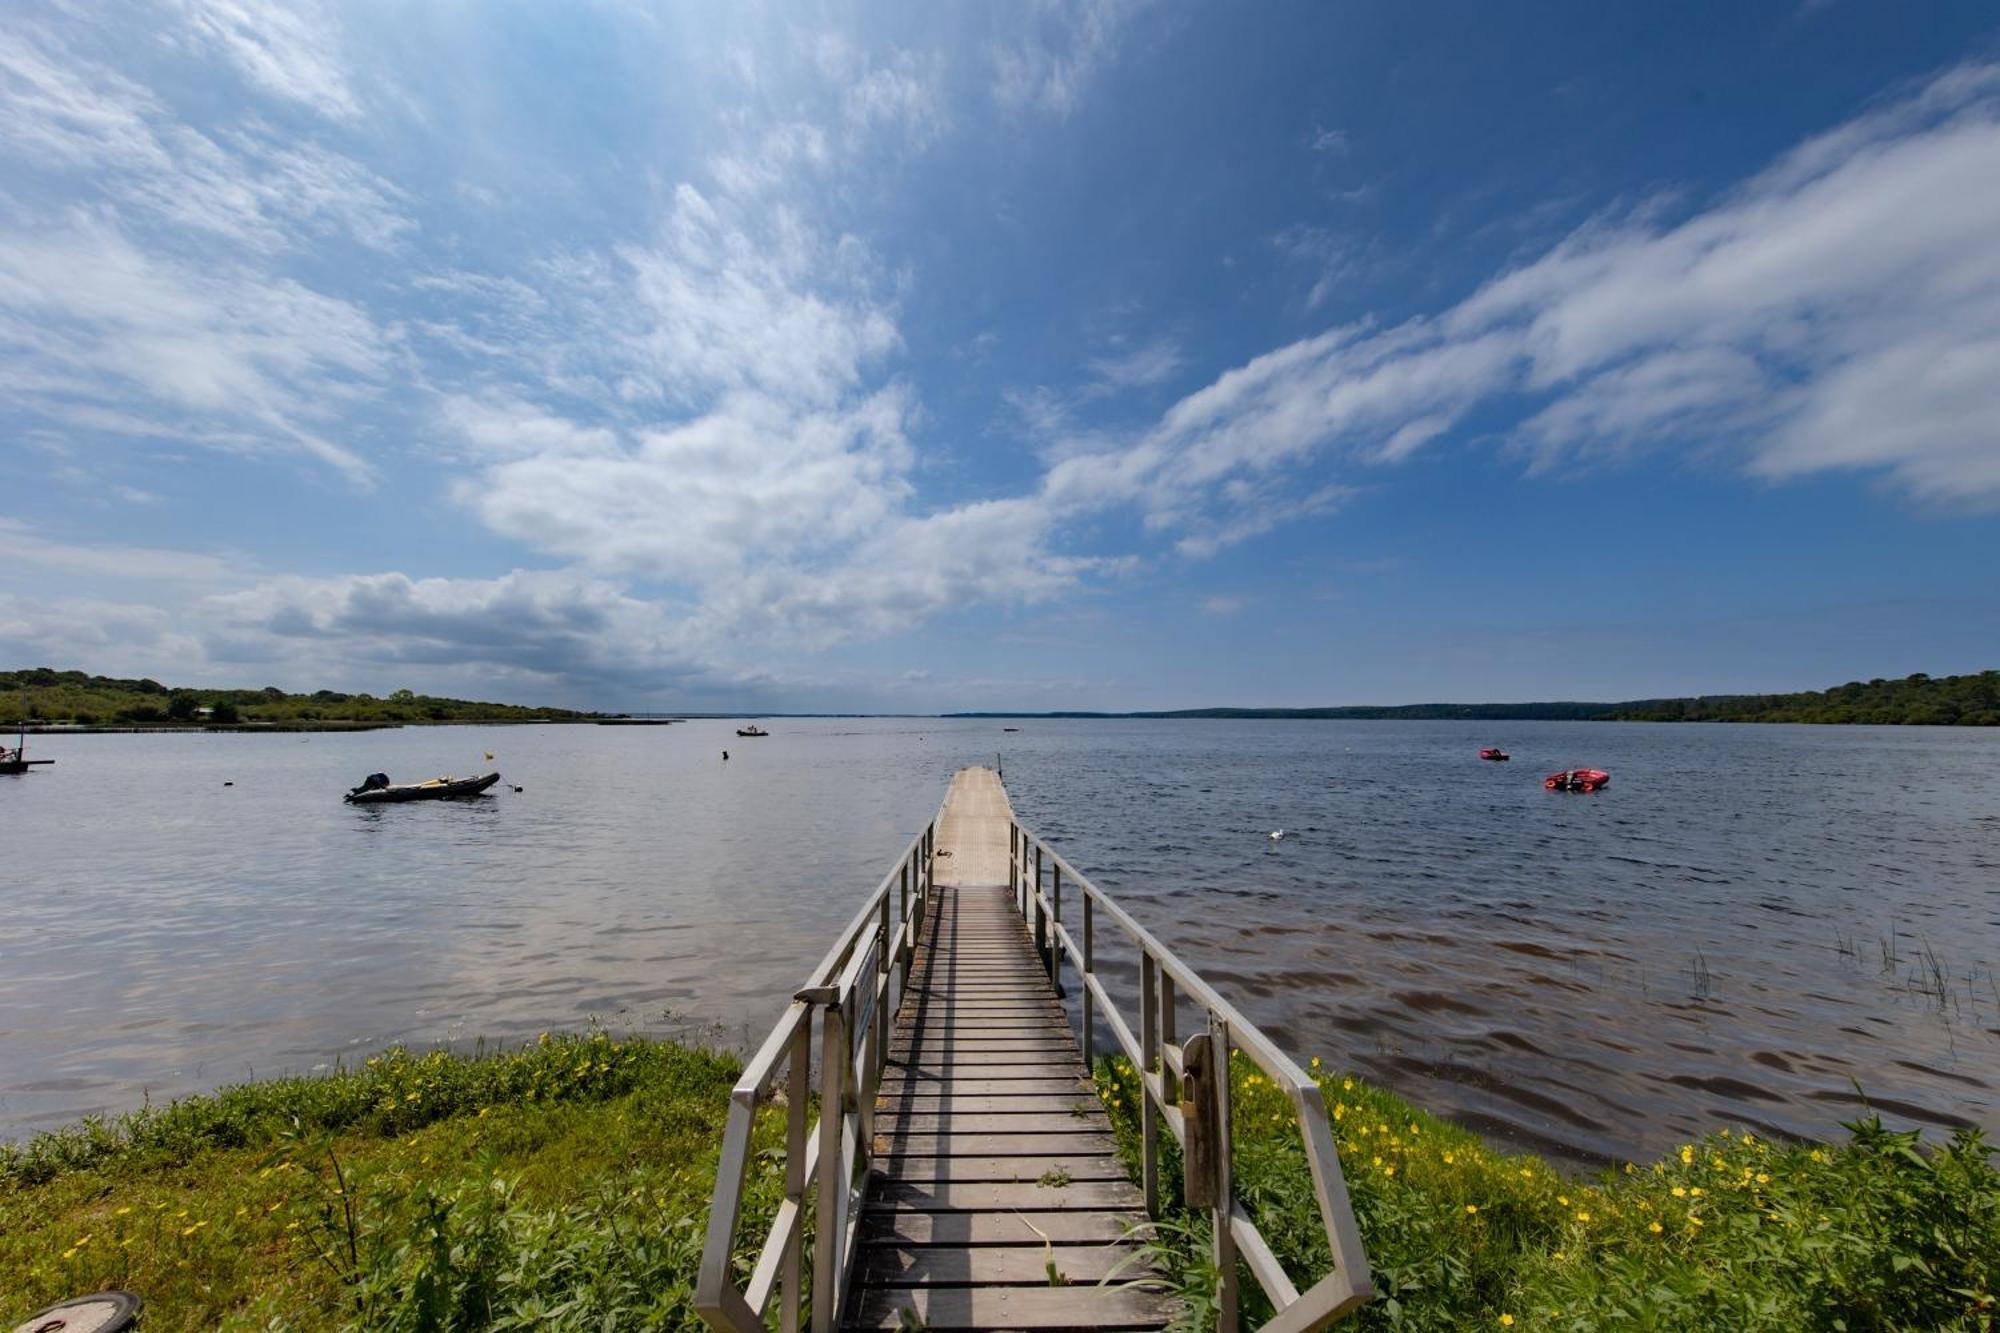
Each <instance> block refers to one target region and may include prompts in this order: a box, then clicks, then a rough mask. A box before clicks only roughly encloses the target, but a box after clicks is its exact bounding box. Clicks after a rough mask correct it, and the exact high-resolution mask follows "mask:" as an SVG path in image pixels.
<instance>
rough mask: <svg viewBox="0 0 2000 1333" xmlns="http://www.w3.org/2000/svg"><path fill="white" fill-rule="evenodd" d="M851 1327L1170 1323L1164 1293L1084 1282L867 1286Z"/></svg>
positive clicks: (1155, 1325) (1132, 1326)
mask: <svg viewBox="0 0 2000 1333" xmlns="http://www.w3.org/2000/svg"><path fill="white" fill-rule="evenodd" d="M856 1305H857V1308H856V1310H855V1311H854V1314H853V1317H852V1319H851V1320H850V1321H849V1326H850V1327H853V1328H909V1327H915V1328H927V1329H935V1330H939V1331H940V1333H943V1331H944V1330H952V1329H995V1328H1021V1329H1026V1328H1103V1329H1151V1328H1163V1327H1165V1326H1166V1323H1167V1317H1168V1314H1169V1312H1170V1306H1169V1303H1168V1301H1167V1299H1166V1298H1165V1297H1164V1296H1161V1295H1159V1294H1158V1293H1156V1292H1150V1291H1144V1290H1141V1289H1139V1288H1137V1287H1134V1286H1130V1285H1119V1286H1108V1287H1099V1286H1081V1287H1049V1286H1043V1287H869V1288H864V1289H863V1290H862V1291H861V1293H860V1299H859V1300H858V1301H857V1302H856Z"/></svg>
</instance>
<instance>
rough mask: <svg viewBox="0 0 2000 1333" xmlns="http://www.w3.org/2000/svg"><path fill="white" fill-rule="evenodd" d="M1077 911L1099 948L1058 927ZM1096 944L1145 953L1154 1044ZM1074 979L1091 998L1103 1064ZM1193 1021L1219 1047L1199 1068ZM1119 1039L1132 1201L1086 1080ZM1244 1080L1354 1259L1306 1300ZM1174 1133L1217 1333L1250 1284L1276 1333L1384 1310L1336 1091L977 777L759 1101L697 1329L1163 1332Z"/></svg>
mask: <svg viewBox="0 0 2000 1333" xmlns="http://www.w3.org/2000/svg"><path fill="white" fill-rule="evenodd" d="M1066 886H1067V887H1068V889H1069V894H1070V902H1071V904H1072V911H1073V912H1079V911H1080V913H1081V922H1080V928H1078V924H1079V923H1074V922H1066V921H1065V920H1064V919H1063V915H1062V913H1063V893H1064V889H1065V887H1066ZM1100 918H1102V919H1103V920H1104V922H1105V923H1106V924H1109V925H1110V926H1112V927H1113V928H1114V929H1115V930H1116V931H1117V932H1118V935H1119V936H1120V937H1121V939H1120V941H1119V942H1120V943H1121V944H1122V945H1123V946H1124V947H1125V948H1126V949H1127V950H1128V951H1131V950H1136V952H1137V954H1138V969H1139V973H1140V977H1139V981H1140V992H1141V995H1140V1007H1141V1011H1142V1012H1141V1014H1140V1021H1139V1029H1138V1032H1137V1033H1136V1034H1135V1033H1134V1031H1133V1029H1132V1027H1131V1025H1130V1024H1128V1023H1127V1022H1126V1021H1125V1018H1124V1017H1123V1016H1122V1015H1121V1013H1120V1012H1119V1010H1118V1007H1117V1006H1116V1005H1115V1004H1114V1003H1113V1001H1112V997H1111V994H1110V992H1108V991H1107V990H1106V989H1105V988H1104V986H1103V985H1102V984H1101V982H1100V981H1099V979H1098V977H1097V976H1096V969H1095V962H1096V945H1097V938H1096V935H1097V927H1098V924H1099V919H1100ZM1065 961H1067V963H1068V964H1069V966H1071V967H1072V968H1073V969H1074V970H1075V971H1076V973H1077V976H1078V980H1079V981H1080V984H1081V987H1082V994H1081V995H1080V996H1079V997H1078V1000H1079V1016H1080V1023H1079V1027H1080V1029H1081V1038H1082V1040H1081V1044H1079V1041H1078V1033H1077V1032H1076V1031H1074V1030H1072V1027H1071V1023H1070V1019H1069V1016H1068V1014H1067V1013H1066V1011H1065V1010H1064V1008H1063V1004H1062V999H1061V995H1062V991H1061V977H1062V972H1063V967H1064V964H1065ZM1190 1013H1192V1014H1193V1015H1194V1016H1195V1018H1196V1022H1195V1023H1194V1024H1193V1025H1191V1026H1192V1027H1194V1028H1196V1029H1198V1030H1196V1031H1194V1032H1193V1035H1191V1036H1190V1037H1189V1038H1188V1039H1187V1041H1186V1042H1185V1044H1182V1043H1179V1042H1178V1041H1177V1040H1176V1035H1175V1034H1176V1031H1177V1028H1178V1026H1179V1022H1180V1020H1181V1019H1182V1018H1183V1016H1185V1015H1188V1014H1190ZM1100 1019H1101V1021H1102V1023H1103V1024H1104V1026H1105V1028H1106V1029H1108V1033H1109V1035H1110V1037H1111V1038H1112V1041H1113V1044H1114V1046H1115V1048H1116V1050H1117V1052H1118V1053H1121V1054H1123V1055H1125V1056H1126V1057H1127V1058H1128V1059H1130V1060H1131V1061H1132V1063H1133V1064H1134V1066H1135V1067H1137V1068H1139V1069H1141V1070H1142V1071H1144V1072H1143V1074H1142V1078H1141V1082H1142V1084H1143V1086H1144V1089H1145V1096H1144V1098H1143V1102H1142V1107H1141V1120H1142V1132H1141V1144H1140V1157H1141V1163H1140V1173H1139V1174H1140V1179H1139V1181H1138V1182H1137V1183H1135V1182H1134V1181H1133V1180H1132V1179H1131V1178H1130V1177H1129V1176H1128V1174H1127V1172H1126V1169H1125V1167H1124V1166H1123V1164H1122V1163H1121V1162H1120V1161H1119V1158H1118V1156H1117V1145H1116V1140H1115V1138H1114V1136H1113V1135H1112V1132H1111V1128H1110V1123H1109V1121H1108V1119H1107V1117H1106V1115H1105V1112H1104V1108H1103V1106H1102V1104H1101V1103H1100V1102H1099V1101H1098V1099H1097V1094H1096V1090H1095V1087H1094V1085H1093V1083H1092V1081H1091V1078H1090V1074H1089V1070H1090V1062H1091V1060H1092V1058H1093V1057H1094V1056H1095V1055H1096V1054H1097V1051H1096V1049H1095V1048H1096V1038H1097V1034H1098V1030H1099V1029H1098V1023H1099V1020H1100ZM815 1049H817V1060H815V1058H814V1055H815ZM1232 1058H1234V1059H1236V1060H1247V1061H1248V1062H1249V1063H1250V1064H1252V1065H1254V1066H1255V1067H1256V1068H1257V1069H1258V1070H1260V1071H1261V1072H1262V1073H1263V1074H1264V1075H1265V1076H1266V1077H1268V1078H1269V1079H1270V1080H1271V1081H1272V1083H1273V1084H1274V1085H1275V1086H1277V1087H1279V1088H1281V1089H1283V1090H1285V1091H1287V1092H1288V1093H1289V1094H1290V1097H1291V1101H1292V1103H1293V1107H1294V1110H1295V1111H1296V1113H1297V1118H1298V1124H1299V1129H1300V1131H1301V1134H1302V1135H1303V1138H1304V1141H1305V1145H1306V1148H1307V1153H1308V1160H1309V1162H1310V1164H1311V1169H1312V1176H1313V1184H1314V1187H1315V1192H1316V1195H1317V1198H1318V1201H1319V1204H1320V1212H1321V1220H1322V1222H1323V1223H1324V1225H1325V1229H1326V1235H1327V1242H1328V1249H1329V1252H1330V1253H1331V1254H1332V1255H1333V1257H1334V1264H1333V1267H1332V1269H1331V1271H1330V1272H1328V1273H1326V1274H1324V1275H1321V1276H1320V1277H1319V1278H1318V1280H1317V1281H1316V1282H1314V1283H1313V1284H1311V1285H1310V1286H1309V1287H1308V1289H1307V1290H1306V1291H1304V1292H1303V1293H1301V1292H1300V1291H1299V1289H1298V1288H1297V1287H1296V1286H1295V1285H1294V1283H1293V1281H1292V1279H1291V1277H1290V1276H1289V1275H1288V1274H1287V1273H1286V1272H1285V1270H1284V1268H1283V1267H1282V1265H1280V1264H1279V1262H1278V1261H1277V1259H1276V1258H1275V1256H1273V1255H1272V1253H1271V1251H1270V1248H1269V1247H1268V1246H1267V1245H1266V1244H1265V1242H1264V1240H1263V1237H1262V1235H1261V1234H1260V1233H1259V1232H1258V1230H1257V1227H1256V1225H1255V1220H1254V1219H1253V1218H1252V1217H1251V1216H1250V1215H1249V1214H1248V1213H1247V1212H1246V1211H1245V1210H1244V1208H1243V1206H1242V1204H1241V1203H1240V1201H1238V1200H1236V1199H1235V1197H1234V1194H1233V1191H1232V1189H1231V1186H1230V1180H1229V1083H1230V1080H1229V1078H1227V1077H1223V1076H1220V1074H1219V1071H1223V1070H1226V1069H1228V1068H1229V1066H1230V1063H1231V1061H1232ZM781 1083H782V1089H781V1087H780V1085H781ZM815 1100H816V1102H817V1105H816V1106H815V1105H814V1102H815ZM829 1111H830V1112H831V1113H829ZM815 1113H817V1114H816V1119H812V1120H811V1123H809V1117H813V1116H814V1115H815ZM779 1119H782V1121H783V1125H784V1143H785V1149H786V1151H785V1158H784V1199H783V1202H782V1203H780V1204H779V1205H778V1208H777V1211H776V1215H775V1216H774V1217H773V1218H772V1220H771V1222H770V1225H769V1229H768V1232H767V1234H766V1236H765V1237H764V1240H763V1242H762V1243H761V1245H760V1246H758V1247H757V1249H756V1250H755V1251H754V1258H753V1259H751V1260H750V1262H749V1263H748V1271H747V1274H746V1273H745V1272H744V1271H743V1270H742V1268H741V1267H739V1261H740V1259H741V1258H742V1256H743V1254H744V1247H743V1246H742V1244H741V1242H740V1240H739V1237H738V1235H737V1231H738V1227H739V1225H740V1223H741V1221H742V1216H741V1215H742V1212H743V1207H744V1205H743V1195H744V1182H745V1178H746V1177H745V1173H746V1170H747V1168H748V1166H749V1162H750V1159H751V1157H752V1155H753V1152H752V1145H753V1140H754V1139H755V1138H756V1137H757V1136H758V1126H759V1124H760V1122H761V1123H763V1124H764V1125H765V1126H766V1128H765V1129H764V1134H765V1135H766V1136H769V1134H770V1133H771V1129H770V1125H771V1122H773V1121H775V1120H779ZM1162 1126H1165V1127H1166V1128H1167V1130H1168V1131H1169V1132H1171V1133H1172V1134H1173V1135H1174V1136H1175V1138H1176V1139H1177V1140H1178V1141H1179V1143H1180V1144H1181V1146H1182V1152H1183V1156H1184V1160H1185V1162H1186V1163H1187V1165H1186V1167H1185V1168H1184V1177H1183V1182H1182V1194H1183V1198H1184V1200H1185V1201H1186V1202H1187V1204H1188V1205H1189V1206H1193V1207H1206V1208H1208V1209H1209V1210H1210V1212H1211V1217H1212V1218H1213V1219H1215V1220H1217V1221H1218V1222H1219V1225H1216V1226H1214V1227H1213V1231H1214V1234H1215V1238H1216V1239H1215V1252H1214V1254H1213V1255H1212V1258H1213V1259H1214V1260H1215V1261H1216V1270H1217V1271H1218V1273H1220V1274H1222V1275H1223V1277H1222V1280H1221V1281H1220V1282H1219V1284H1218V1287H1219V1289H1218V1291H1217V1293H1216V1296H1217V1302H1218V1305H1219V1307H1220V1310H1221V1318H1220V1320H1219V1323H1220V1326H1221V1327H1223V1328H1229V1329H1233V1328H1234V1327H1236V1324H1237V1315H1238V1310H1237V1305H1238V1301H1237V1294H1238V1293H1237V1282H1238V1270H1239V1265H1240V1266H1241V1268H1242V1269H1243V1270H1246V1271H1247V1272H1248V1273H1249V1275H1250V1276H1251V1278H1252V1279H1253V1280H1255V1281H1256V1282H1257V1283H1258V1285H1259V1286H1260V1287H1261V1288H1262V1289H1263V1291H1264V1292H1265V1294H1266V1295H1267V1296H1268V1298H1269V1300H1270V1304H1271V1305H1272V1307H1273V1309H1274V1310H1275V1314H1274V1316H1273V1317H1272V1319H1271V1320H1270V1321H1268V1322H1267V1324H1266V1325H1265V1326H1266V1327H1267V1328H1272V1329H1287V1330H1293V1329H1316V1328H1321V1327H1324V1326H1325V1325H1327V1324H1329V1323H1332V1322H1333V1321H1334V1320H1336V1319H1338V1318H1340V1317H1341V1316H1342V1315H1344V1314H1346V1313H1348V1312H1349V1311H1351V1310H1352V1309H1354V1308H1355V1307H1357V1306H1358V1305H1360V1304H1361V1303H1362V1302H1363V1301H1365V1300H1366V1299H1367V1298H1368V1295H1369V1284H1368V1268H1367V1259H1366V1256H1365V1253H1364V1252H1363V1250H1362V1246H1361V1241H1360V1237H1359V1234H1358V1232H1357V1231H1356V1229H1355V1226H1354V1219H1353V1215H1352V1212H1351V1209H1350V1208H1349V1206H1348V1201H1347V1191H1346V1186H1345V1183H1344V1182H1343V1181H1342V1179H1341V1175H1340V1164H1339V1159H1338V1157H1337V1156H1336V1155H1335V1152H1334V1146H1333V1135H1332V1130H1331V1127H1330V1125H1329V1123H1328V1121H1327V1117H1326V1107H1325V1103H1324V1101H1323V1099H1322V1098H1321V1096H1320V1092H1319V1088H1318V1086H1317V1085H1316V1084H1315V1083H1314V1082H1313V1081H1312V1080H1311V1078H1310V1077H1309V1076H1307V1075H1306V1074H1305V1073H1304V1071H1302V1070H1300V1069H1299V1068H1298V1066H1297V1065H1296V1064H1294V1063H1293V1062H1292V1061H1291V1060H1290V1059H1289V1058H1288V1057H1286V1056H1285V1055H1284V1054H1283V1052H1281V1051H1279V1050H1278V1049H1277V1047H1275V1046H1274V1045H1272V1043H1271V1042H1270V1041H1269V1040H1268V1039H1267V1038H1265V1037H1264V1036H1263V1034H1262V1033H1260V1032H1258V1031H1257V1030H1256V1028H1255V1027H1254V1026H1252V1025H1251V1024H1250V1023H1249V1022H1248V1021H1247V1020H1246V1019H1244V1018H1243V1017H1242V1015H1241V1014H1239V1013H1238V1012H1237V1011H1236V1010H1235V1009H1234V1008H1233V1007H1231V1006H1230V1005H1229V1004H1228V1002H1227V1001H1225V1000H1223V999H1222V997H1221V996H1219V995H1217V994H1216V993H1215V992H1214V991H1213V990H1211V989H1210V988H1209V987H1208V986H1207V984H1206V983H1204V982H1203V981H1201V979H1200V978H1199V977H1197V976H1195V975H1194V973H1193V972H1191V971H1190V970H1189V969H1188V968H1187V967H1186V966H1185V965H1184V964H1182V963H1181V962H1180V961H1179V960H1178V959H1175V958H1174V957H1173V956H1172V955H1171V954H1170V953H1168V952H1167V950H1166V949H1165V948H1164V947H1163V946H1161V945H1160V944H1159V942H1158V941H1157V940H1155V939H1154V938H1153V937H1152V936H1151V935H1150V934H1149V933H1148V932H1146V931H1145V930H1144V928H1143V927H1141V926H1140V925H1139V924H1138V923H1137V922H1136V921H1134V920H1133V919H1132V918H1131V917H1130V916H1129V915H1127V914H1126V913H1125V912H1124V910H1123V909H1121V908H1119V907H1118V906H1117V905H1116V904H1115V903H1112V902H1111V901H1110V900H1109V899H1108V898H1107V897H1105V895H1104V894H1103V893H1102V892H1101V891H1100V890H1098V889H1097V888H1096V886H1095V885H1092V884H1091V883H1090V882H1089V881H1088V880H1086V879H1084V877H1083V876H1081V875H1080V874H1078V873H1077V872H1076V871H1075V870H1074V868H1072V867H1071V866H1070V865H1069V864H1068V863H1067V862H1066V861H1064V860H1063V859H1062V857H1061V856H1060V855H1058V854H1057V853H1056V852H1055V851H1054V849H1052V848H1050V847H1049V846H1048V845H1047V844H1045V843H1043V842H1042V841H1041V840H1040V839H1039V838H1036V837H1035V836H1034V835H1033V834H1032V833H1030V832H1029V831H1028V830H1027V829H1025V828H1024V827H1023V826H1022V825H1021V824H1020V822H1019V821H1018V820H1017V819H1016V818H1015V817H1014V813H1013V811H1012V809H1011V807H1010V806H1009V803H1008V800H1007V795H1006V791H1005V789H1004V788H1003V787H1002V786H1001V783H1000V779H999V777H998V775H997V774H996V773H994V772H993V771H992V770H990V769H984V768H968V769H963V770H961V771H960V772H959V773H958V774H957V776H956V777H955V778H954V779H953V781H952V784H951V788H950V790H949V792H948V793H947V795H946V798H945V801H944V804H943V806H942V807H941V808H940V809H939V812H938V815H937V816H936V817H935V818H934V819H933V820H932V821H931V823H930V824H929V825H927V826H926V827H925V829H924V830H923V831H922V832H921V833H919V834H918V835H917V836H916V837H915V838H914V839H912V841H911V843H910V845H909V846H908V847H907V848H906V849H905V851H904V853H903V856H902V857H901V858H900V859H899V861H898V862H897V864H896V866H895V868H894V869H892V870H891V871H890V872H889V875H888V876H887V877H886V878H885V879H884V880H883V881H882V883H881V885H880V886H879V887H878V888H877V889H876V891H875V893H874V894H872V895H871V896H870V897H869V899H868V901H867V903H866V904H865V905H864V906H863V908H862V910H861V912H860V913H859V914H858V915H857V916H856V917H855V919H854V921H853V923H852V924H851V925H850V926H849V927H848V929H847V930H846V931H845V932H843V934H842V936H841V937H840V939H839V940H838V941H837V942H836V943H835V945H834V947H833V949H832V950H831V951H830V952H829V953H828V955H827V956H826V958H825V959H824V960H823V961H822V962H821V964H820V965H819V967H818V968H816V969H815V970H814V972H813V973H812V974H811V977H810V978H809V982H808V984H807V985H806V986H805V987H804V988H803V989H801V990H800V991H799V992H798V994H797V996H796V997H795V998H794V1000H793V1003H792V1005H791V1006H790V1008H789V1009H788V1010H787V1012H786V1014H785V1017H784V1018H783V1019H781V1020H780V1022H779V1024H778V1026H777V1028H776V1029H775V1030H774V1031H773V1032H772V1033H771V1035H770V1037H769V1038H767V1039H766V1041H765V1042H764V1044H763V1046H762V1047H761V1048H760V1049H759V1050H758V1052H757V1053H756V1055H755V1056H754V1057H753V1058H752V1059H751V1061H750V1063H749V1065H748V1066H747V1068H746V1069H745V1071H744V1074H743V1077H742V1079H741V1080H739V1082H738V1084H737V1087H736V1090H735V1093H734V1095H733V1101H732V1105H731V1108H730V1118H729V1122H728V1127H727V1129H726V1131H725V1136H724V1141H723V1149H722V1156H721V1161H720V1165H719V1167H718V1170H717V1173H716V1190H715V1199H714V1203H713V1205H712V1207H711V1211H710V1216H709V1231H708V1237H707V1245H706V1248H705V1250H704V1254H703V1260H702V1268H701V1274H700V1278H699V1282H698V1284H697V1291H696V1305H697V1307H698V1308H699V1309H700V1311H701V1314H702V1317H703V1318H704V1319H705V1320H706V1321H707V1322H708V1323H709V1324H710V1325H711V1326H712V1327H714V1328H716V1329H720V1330H731V1331H733V1333H753V1330H759V1329H763V1328H765V1327H766V1326H767V1323H766V1319H767V1316H768V1315H769V1314H770V1313H771V1311H772V1309H773V1306H774V1304H775V1307H776V1313H777V1315H778V1324H779V1327H780V1328H782V1329H784V1330H787V1333H790V1330H795V1329H799V1328H801V1327H804V1326H806V1321H807V1320H808V1319H809V1321H810V1327H811V1328H813V1329H814V1330H815V1331H816V1333H830V1330H833V1329H836V1328H842V1327H845V1328H929V1329H1055V1328H1064V1329H1157V1328H1162V1327H1164V1326H1166V1324H1167V1323H1168V1322H1169V1321H1170V1320H1171V1319H1172V1318H1173V1316H1174V1314H1175V1312H1176V1309H1177V1303H1176V1299H1175V1297H1174V1294H1173V1293H1172V1292H1170V1291H1169V1290H1167V1289H1166V1287H1165V1284H1164V1283H1162V1282H1161V1280H1160V1279H1159V1276H1158V1274H1156V1273H1155V1272H1153V1270H1152V1269H1151V1268H1150V1267H1149V1266H1148V1265H1147V1263H1146V1258H1145V1255H1144V1253H1143V1250H1142V1249H1141V1247H1140V1243H1139V1242H1140V1239H1141V1238H1142V1236H1143V1228H1144V1224H1145V1223H1146V1221H1147V1220H1148V1217H1149V1216H1157V1215H1158V1213H1159V1200H1160V1189H1159V1167H1160V1152H1159V1132H1160V1129H1161V1127H1162ZM808 1219H810V1224H811V1226H810V1229H811V1231H812V1238H811V1251H812V1252H811V1263H810V1268H809V1269H808V1267H807V1262H806V1261H807V1255H806V1232H807V1230H808ZM808 1271H809V1272H810V1275H811V1279H812V1280H811V1281H810V1283H808V1282H807V1280H806V1278H807V1274H808ZM808 1288H809V1289H810V1295H811V1301H810V1311H808V1310H807V1309H806V1292H807V1290H808Z"/></svg>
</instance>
